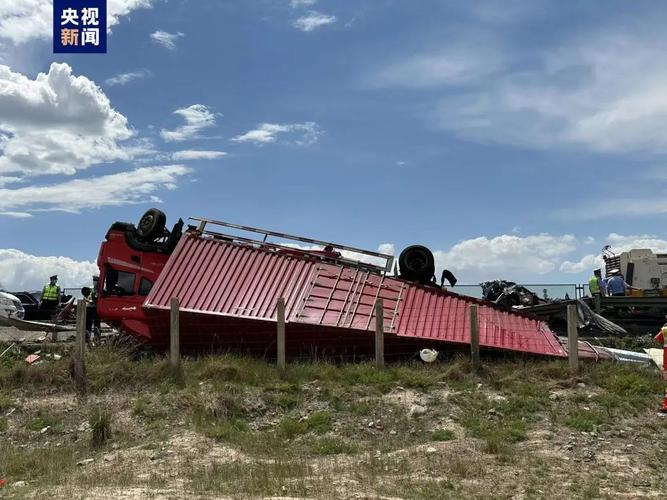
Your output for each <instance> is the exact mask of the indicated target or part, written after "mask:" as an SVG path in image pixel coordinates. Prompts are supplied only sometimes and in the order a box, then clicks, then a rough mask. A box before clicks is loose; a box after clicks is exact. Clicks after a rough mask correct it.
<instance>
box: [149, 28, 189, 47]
mask: <svg viewBox="0 0 667 500" xmlns="http://www.w3.org/2000/svg"><path fill="white" fill-rule="evenodd" d="M183 36H185V35H184V34H183V33H181V32H180V31H179V32H178V33H167V32H166V31H162V30H158V31H155V32H154V33H151V40H152V41H153V43H157V44H158V45H162V46H163V47H165V48H167V49H169V50H174V49H175V48H176V40H178V39H179V38H181V37H183Z"/></svg>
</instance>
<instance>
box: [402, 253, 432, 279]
mask: <svg viewBox="0 0 667 500" xmlns="http://www.w3.org/2000/svg"><path fill="white" fill-rule="evenodd" d="M398 266H399V267H400V270H401V277H403V278H405V279H407V280H412V281H419V282H420V283H427V282H430V281H431V278H432V277H433V274H435V259H434V258H433V253H431V251H430V250H429V249H428V248H426V247H425V246H422V245H411V246H409V247H407V248H406V249H405V250H403V251H402V252H401V255H399V257H398Z"/></svg>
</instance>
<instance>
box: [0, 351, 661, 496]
mask: <svg viewBox="0 0 667 500" xmlns="http://www.w3.org/2000/svg"><path fill="white" fill-rule="evenodd" d="M87 361H88V366H87V368H88V370H87V372H88V378H89V380H90V391H91V393H92V394H91V396H90V397H89V398H88V399H87V400H76V404H74V405H73V408H68V411H63V410H62V409H56V410H54V409H53V408H52V407H48V405H47V403H44V404H43V405H42V406H39V407H35V406H32V405H28V404H27V403H26V404H23V405H18V404H17V402H18V401H24V400H25V401H29V400H30V399H35V398H40V397H44V398H45V399H46V400H48V399H49V398H52V397H54V398H62V397H63V396H65V398H69V397H70V396H74V395H75V392H74V388H73V384H72V381H71V377H70V374H69V361H68V360H61V361H58V362H50V363H43V364H40V365H37V366H26V365H25V363H24V362H22V359H21V358H17V359H16V360H15V361H13V362H11V363H7V362H3V363H2V364H0V392H1V394H0V433H2V437H1V438H0V457H2V458H1V459H0V477H3V478H7V479H9V480H14V481H16V480H24V479H25V478H26V477H27V474H28V472H26V471H28V470H29V471H30V477H31V481H33V480H34V482H35V484H36V485H45V486H64V487H70V486H71V485H72V484H77V485H90V486H98V485H99V486H104V485H144V486H151V487H163V486H164V479H162V480H161V479H160V477H159V475H158V474H157V473H156V472H155V470H156V468H155V467H153V466H151V464H148V465H144V467H145V468H147V469H149V472H145V473H144V474H141V473H140V472H139V471H138V470H136V468H135V467H134V466H133V465H131V464H130V463H120V462H121V461H120V460H119V463H118V464H115V463H114V464H113V465H110V464H106V463H104V462H103V461H102V458H101V456H102V455H103V454H105V453H109V452H110V448H111V446H109V441H110V439H111V437H112V438H113V439H112V440H111V444H113V447H117V446H120V447H121V448H123V447H130V446H132V447H134V448H135V449H137V450H138V448H139V447H138V446H137V444H141V449H142V450H144V453H147V452H146V451H145V450H151V452H150V453H154V454H155V455H156V456H158V457H159V458H158V459H157V460H158V461H160V460H165V462H164V463H165V464H166V463H169V462H167V460H168V458H169V456H168V455H167V454H166V452H165V449H170V448H172V447H176V448H177V447H178V445H177V444H176V445H175V444H173V443H174V441H171V438H172V437H174V436H175V435H176V434H178V433H181V432H186V431H187V432H189V433H194V434H195V435H196V437H197V438H196V440H195V441H194V442H195V444H194V445H193V446H194V447H195V448H194V449H192V450H191V451H188V452H186V453H184V454H183V455H182V456H180V455H179V464H182V466H181V465H179V468H178V470H177V472H176V473H178V474H179V477H180V479H183V480H185V485H186V489H188V492H195V493H201V494H207V495H210V496H220V495H223V496H224V495H226V496H234V497H256V496H295V497H299V496H302V497H325V498H326V497H329V498H333V497H335V496H336V494H337V493H338V494H340V493H341V492H343V491H347V490H346V488H348V487H349V488H352V491H354V492H355V493H358V494H359V495H361V496H364V495H365V496H368V497H377V496H379V495H385V496H388V497H391V496H400V497H406V498H407V497H409V498H457V497H461V496H464V495H468V496H469V497H470V498H477V497H484V494H487V495H488V493H489V492H488V491H486V490H484V489H483V487H482V486H480V485H477V483H475V481H471V479H474V478H476V477H477V474H478V472H479V470H485V471H486V470H488V471H491V472H490V473H491V474H496V476H495V481H498V475H497V474H498V473H499V472H498V471H499V469H500V470H505V468H512V467H518V466H519V465H521V466H522V467H524V469H525V470H530V474H531V476H530V478H523V477H517V478H516V481H517V482H518V483H520V484H523V485H524V486H525V489H524V490H523V491H525V493H526V496H527V497H539V496H547V495H549V494H551V495H553V494H554V489H553V488H554V487H555V486H554V487H552V486H551V485H549V484H546V483H549V479H548V478H550V477H551V476H550V474H551V475H552V473H553V471H554V470H556V469H557V468H558V467H570V468H572V467H576V466H575V465H574V463H573V462H569V463H568V464H563V463H562V462H561V463H559V464H557V467H556V465H554V464H552V463H551V462H549V460H548V459H547V458H543V461H542V462H540V456H538V455H532V454H531V453H532V452H531V449H532V446H533V441H532V440H531V443H530V446H526V445H522V444H521V443H522V442H523V441H525V440H526V439H527V438H528V437H529V436H531V439H532V433H535V432H539V433H540V439H542V436H544V438H543V439H546V440H549V439H554V443H555V445H556V446H558V445H561V444H562V439H563V436H569V435H572V434H574V433H577V432H591V431H594V430H595V431H599V432H602V433H604V432H607V431H611V432H613V431H614V429H617V428H619V427H620V426H623V427H626V426H628V425H631V424H630V423H628V422H633V421H634V420H633V419H635V418H636V419H638V421H639V419H641V418H645V417H646V415H647V414H649V413H650V414H651V415H652V414H653V412H654V410H655V409H656V407H657V405H658V404H659V403H660V401H661V397H662V391H663V383H662V382H661V381H660V380H659V379H658V377H656V375H655V373H654V372H652V371H649V370H644V369H640V368H638V367H635V366H626V365H619V364H612V363H600V364H585V365H584V366H583V368H582V370H581V373H580V374H579V375H578V376H576V377H572V376H570V373H569V370H568V365H567V362H566V361H562V360H556V361H551V360H548V361H536V360H530V359H516V358H515V359H510V360H507V359H501V360H493V361H486V362H485V364H484V369H483V370H482V371H480V372H479V373H474V372H473V371H472V370H471V369H470V368H471V367H470V365H469V363H468V361H467V360H466V359H465V358H456V357H454V358H451V359H445V360H444V362H443V363H437V364H434V365H422V364H417V363H412V362H409V363H397V364H390V365H388V366H387V368H386V369H385V370H377V369H376V368H375V367H374V366H373V364H371V363H361V364H338V365H337V364H333V363H329V362H317V363H315V362H313V363H295V364H291V365H288V369H287V370H286V371H285V372H279V371H278V370H277V369H276V367H275V366H274V364H273V363H268V362H264V361H261V360H258V359H253V358H246V357H241V356H234V355H222V356H204V357H199V358H184V360H183V364H182V371H181V377H182V378H181V380H175V379H174V378H173V377H172V376H171V375H170V371H169V369H168V364H167V362H166V360H165V358H164V357H162V356H159V355H141V356H136V355H134V354H131V353H128V352H123V351H122V350H116V349H114V348H112V347H103V348H100V349H99V350H93V351H91V352H90V353H89V355H88V357H87ZM579 382H584V383H585V387H584V388H581V387H579V386H578V385H577V384H578V383H579ZM554 391H558V392H559V395H558V397H557V398H552V397H550V396H551V394H552V393H553V392H554ZM388 393H391V397H388V396H387V394H388ZM395 394H399V395H401V394H405V395H406V398H405V401H403V399H401V398H402V396H401V397H399V398H398V399H395V398H394V397H393V396H394V395H395ZM412 398H414V399H415V401H416V402H417V403H418V404H423V405H424V406H426V407H427V412H426V414H425V415H423V416H418V417H414V416H413V417H412V418H410V417H408V410H409V407H410V405H411V404H412V402H411V401H412ZM13 407H16V408H17V411H15V412H14V413H12V415H10V416H4V413H5V412H6V411H7V410H8V409H9V408H13ZM584 407H586V408H588V410H585V409H584ZM55 408H61V406H55ZM96 412H97V413H96ZM117 412H118V413H119V414H120V415H121V416H119V417H118V420H116V414H117ZM88 417H90V420H89V422H90V425H91V431H90V433H88V432H86V433H85V434H83V435H82V434H81V433H80V432H79V433H76V432H75V433H66V432H65V430H66V429H67V430H69V429H76V428H77V427H78V426H79V425H80V424H81V422H82V421H85V419H86V418H88ZM112 417H113V420H112ZM452 421H453V422H455V423H456V424H458V425H460V426H461V427H462V428H463V429H464V433H461V434H463V435H460V434H459V432H458V431H457V432H455V431H454V430H452V429H451V428H448V427H450V424H449V422H452ZM370 422H372V424H369V423H370ZM643 422H644V423H643V424H642V427H641V428H642V429H643V431H642V432H643V433H642V434H640V438H641V439H644V437H643V436H644V435H646V436H647V438H646V439H649V437H651V436H662V435H663V434H664V423H661V422H653V420H650V421H649V423H646V421H645V420H644V421H643ZM47 426H51V429H50V431H49V433H48V436H40V435H39V434H38V431H40V430H41V429H42V428H44V427H47ZM112 432H113V436H112V435H111V433H112ZM545 434H546V436H545ZM75 436H76V437H78V438H79V439H78V441H77V442H76V443H73V442H72V438H73V437H75ZM81 437H85V439H81ZM8 438H11V439H12V442H13V443H14V445H12V446H9V444H8V441H9V439H8ZM88 438H91V439H92V442H89V441H88ZM471 438H472V439H471ZM565 439H567V438H565ZM651 439H652V438H651ZM211 440H212V441H211ZM214 441H216V442H218V443H217V444H216V443H214ZM438 441H452V442H451V443H450V444H448V445H447V446H434V445H433V442H438ZM538 441H539V439H538ZM663 441H664V440H663ZM47 442H48V443H49V444H48V445H47V444H46V443H47ZM56 442H57V443H60V446H59V447H58V448H56V447H55V443H56ZM176 442H178V440H176ZM651 442H653V441H651ZM15 443H22V444H26V447H25V448H18V447H17V446H15ZM428 443H430V444H428ZM90 444H93V447H92V448H91V446H90ZM666 444H667V441H664V443H662V441H661V442H660V444H659V446H662V447H663V448H664V447H665V445H666ZM657 446H658V445H656V447H655V449H653V448H652V449H650V450H647V451H646V454H645V457H649V458H650V461H651V462H654V461H655V462H656V463H660V462H661V461H664V459H665V458H666V457H665V455H664V452H660V451H659V449H658V447H657ZM428 447H432V448H433V449H434V450H435V451H433V450H430V451H429V452H428V453H427V452H426V451H425V450H426V449H427V448H428ZM215 448H217V449H221V448H223V449H230V451H231V450H235V451H238V452H239V453H242V454H243V455H242V456H243V457H244V458H243V460H242V461H239V462H238V463H234V462H220V461H216V460H220V455H219V454H217V455H215V457H213V458H211V457H210V456H208V453H209V450H210V449H215ZM462 449H465V450H468V451H466V452H463V451H462ZM415 450H419V453H415ZM519 450H520V452H519ZM181 451H182V450H181ZM42 455H43V456H42ZM61 455H62V457H61ZM56 456H57V457H58V459H57V460H56V462H57V463H59V464H62V466H60V465H59V466H58V467H55V466H53V465H52V464H49V463H47V461H46V459H51V460H53V459H54V457H56ZM141 456H142V460H144V462H142V463H144V464H145V460H147V458H146V455H145V454H142V455H141ZM5 457H7V458H5ZM87 457H94V458H95V466H94V467H77V466H76V462H77V461H78V460H81V459H83V458H87ZM649 458H647V460H649ZM124 460H125V459H124ZM156 463H159V462H156ZM313 464H316V465H315V466H314V465H313ZM537 464H539V467H537ZM553 467H556V469H554V468H553ZM538 469H539V470H538ZM514 470H515V469H507V474H511V473H513V472H512V471H514ZM559 470H560V469H559ZM647 470H649V469H647ZM658 470H659V469H655V470H653V473H652V474H653V475H654V476H655V473H656V472H657V471H658ZM591 474H594V476H595V478H598V479H599V478H601V477H602V476H601V475H600V474H598V473H597V472H595V473H591ZM507 477H509V476H507ZM512 477H514V476H512ZM342 478H344V479H345V481H356V483H350V484H347V483H343V482H341V481H342ZM524 479H525V480H524ZM95 481H97V482H95ZM161 481H162V482H161ZM596 481H597V479H596ZM596 481H592V482H586V481H581V480H580V481H579V482H578V483H577V484H579V485H580V486H581V488H582V491H584V492H586V491H587V492H588V493H587V494H589V493H590V494H591V495H592V494H594V493H596V487H597V486H596V485H601V484H604V485H605V488H607V483H608V481H611V479H610V480H607V479H604V478H603V479H602V481H603V482H602V483H601V482H599V481H598V482H596ZM656 481H659V479H656ZM334 483H335V484H336V485H337V488H338V489H337V490H336V489H335V488H332V484H334ZM500 483H501V485H502V484H504V483H503V482H502V481H501V482H500ZM31 484H32V483H31ZM545 484H546V486H545ZM554 484H556V483H554ZM661 484H662V483H661ZM502 488H503V487H502V486H501V490H502V492H498V496H500V497H503V496H507V495H508V491H507V489H502ZM26 491H28V490H26ZM540 491H541V492H542V493H539V492H540ZM599 491H603V490H602V487H601V486H600V488H599ZM599 491H598V493H599ZM495 492H496V491H495V490H494V493H495ZM79 493H80V492H79ZM582 494H583V493H582ZM71 496H74V497H76V494H73V495H71Z"/></svg>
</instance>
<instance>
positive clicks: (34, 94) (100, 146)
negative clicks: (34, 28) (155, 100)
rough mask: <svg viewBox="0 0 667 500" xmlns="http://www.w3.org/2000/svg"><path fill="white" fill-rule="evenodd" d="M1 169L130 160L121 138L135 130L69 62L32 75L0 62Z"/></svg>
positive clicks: (39, 171)
mask: <svg viewBox="0 0 667 500" xmlns="http://www.w3.org/2000/svg"><path fill="white" fill-rule="evenodd" d="M0 109H1V110H2V112H1V113H0V153H1V155H0V174H1V173H3V172H19V173H21V174H22V175H28V176H34V175H44V174H73V173H75V172H76V171H77V170H80V169H85V168H88V167H89V166H91V165H94V164H97V163H102V162H111V161H115V160H129V159H131V158H132V152H131V151H130V150H128V149H125V148H124V147H123V146H122V145H121V143H122V142H123V141H126V140H127V139H129V138H131V137H132V136H133V134H134V132H133V131H132V130H131V129H130V127H129V125H128V123H127V119H126V118H125V117H124V116H123V115H122V114H120V113H118V112H117V111H116V110H114V109H113V108H112V107H111V103H110V102H109V99H108V98H107V96H106V95H105V94H104V92H102V90H101V89H100V88H99V87H98V86H97V85H95V83H94V82H92V81H90V80H89V79H88V78H86V77H85V76H75V75H73V74H72V68H71V67H70V66H69V65H68V64H64V63H60V64H59V63H53V64H51V67H50V68H49V72H48V73H47V74H45V73H39V74H38V75H37V77H36V78H35V79H34V80H31V79H29V78H28V77H26V76H24V75H22V74H20V73H15V72H12V70H11V69H10V68H9V67H7V66H2V65H0Z"/></svg>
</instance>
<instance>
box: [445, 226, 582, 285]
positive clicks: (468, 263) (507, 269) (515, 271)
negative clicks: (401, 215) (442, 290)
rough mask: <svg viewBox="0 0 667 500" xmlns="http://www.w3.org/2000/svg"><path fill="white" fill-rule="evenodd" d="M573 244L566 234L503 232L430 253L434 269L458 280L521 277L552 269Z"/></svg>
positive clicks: (468, 281) (573, 238) (572, 240)
mask: <svg viewBox="0 0 667 500" xmlns="http://www.w3.org/2000/svg"><path fill="white" fill-rule="evenodd" d="M576 248H577V239H576V238H575V237H574V236H572V235H567V234H566V235H562V236H554V235H550V234H538V235H530V236H516V235H507V234H503V235H500V236H495V237H487V236H480V237H478V238H473V239H470V240H464V241H461V242H459V243H457V244H456V245H454V246H453V247H451V248H450V249H449V250H438V251H436V252H434V255H435V259H436V266H437V268H438V270H442V269H444V268H446V269H449V270H450V271H452V272H454V274H455V275H456V276H457V278H459V280H460V281H461V282H465V283H474V282H475V281H483V280H488V279H509V280H513V281H522V280H526V279H534V278H535V277H536V276H539V275H543V274H547V273H550V272H552V271H554V270H556V269H557V268H558V264H559V262H560V261H561V259H562V257H563V256H564V255H566V254H568V253H570V252H572V251H574V250H576Z"/></svg>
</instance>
